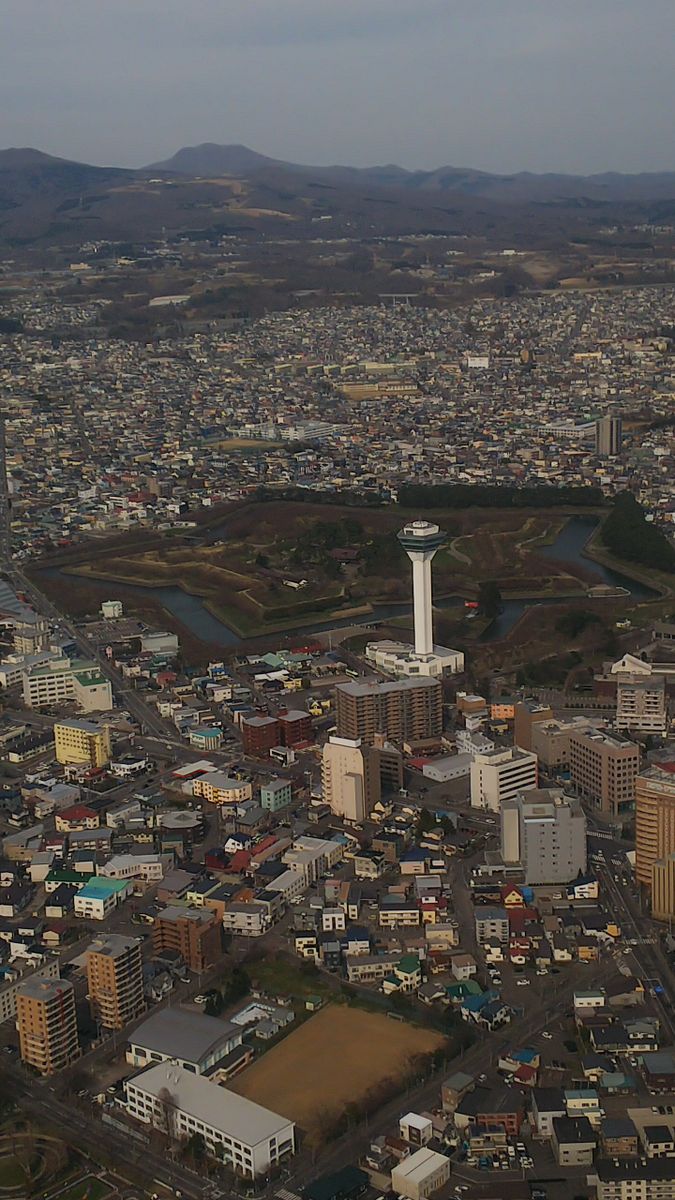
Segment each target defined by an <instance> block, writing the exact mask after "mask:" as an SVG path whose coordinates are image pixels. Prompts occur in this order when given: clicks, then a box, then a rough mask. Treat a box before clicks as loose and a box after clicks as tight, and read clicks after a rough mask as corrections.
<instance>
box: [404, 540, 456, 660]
mask: <svg viewBox="0 0 675 1200" xmlns="http://www.w3.org/2000/svg"><path fill="white" fill-rule="evenodd" d="M398 540H399V542H400V543H401V545H402V546H403V549H404V550H405V552H406V554H407V555H408V558H409V559H410V561H411V563H412V585H413V611H414V616H415V654H416V655H417V657H418V658H421V659H427V658H431V656H432V655H433V652H434V626H433V610H432V603H431V560H432V558H433V557H434V554H435V553H436V551H437V550H438V549H440V547H441V546H442V545H443V543H444V541H445V534H444V532H443V530H442V529H439V527H438V525H433V524H432V523H431V521H411V522H410V524H409V525H404V527H403V529H402V530H401V532H400V533H399V535H398Z"/></svg>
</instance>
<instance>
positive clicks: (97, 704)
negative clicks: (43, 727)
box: [22, 657, 113, 712]
mask: <svg viewBox="0 0 675 1200" xmlns="http://www.w3.org/2000/svg"><path fill="white" fill-rule="evenodd" d="M22 679H23V698H24V701H25V703H26V704H27V705H28V707H29V708H39V707H40V706H41V705H44V704H59V703H62V702H63V701H65V700H74V701H75V702H76V703H77V704H78V705H79V707H80V708H81V709H82V711H83V712H108V711H109V710H110V709H111V708H112V706H113V695H112V685H111V684H110V682H109V681H108V680H107V679H106V678H105V677H104V676H103V675H102V674H101V671H100V669H99V667H98V666H97V665H96V663H92V662H83V661H80V660H79V659H72V660H71V659H70V658H66V657H63V658H54V659H51V660H50V661H49V662H47V663H45V664H44V665H42V666H36V667H32V668H30V669H29V670H27V671H24V672H23V676H22Z"/></svg>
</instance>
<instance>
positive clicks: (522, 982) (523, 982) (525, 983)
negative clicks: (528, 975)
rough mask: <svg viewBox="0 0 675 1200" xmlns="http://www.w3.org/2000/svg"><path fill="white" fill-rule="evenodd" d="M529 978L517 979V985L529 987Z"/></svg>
mask: <svg viewBox="0 0 675 1200" xmlns="http://www.w3.org/2000/svg"><path fill="white" fill-rule="evenodd" d="M529 986H530V981H529V979H516V987H529Z"/></svg>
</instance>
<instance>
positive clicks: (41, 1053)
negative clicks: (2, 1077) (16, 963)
mask: <svg viewBox="0 0 675 1200" xmlns="http://www.w3.org/2000/svg"><path fill="white" fill-rule="evenodd" d="M16 1027H17V1030H18V1033H19V1049H20V1052H21V1058H22V1060H23V1062H25V1063H28V1064H29V1065H30V1066H31V1067H33V1068H34V1069H35V1070H36V1071H38V1072H39V1073H40V1075H53V1074H54V1072H55V1071H60V1070H62V1068H63V1067H67V1066H69V1065H70V1063H72V1062H74V1061H75V1059H76V1058H77V1057H78V1055H79V1053H80V1047H79V1043H78V1040H77V1020H76V1016H75V991H74V989H73V985H72V983H69V982H68V981H67V980H66V979H49V978H47V977H46V976H44V975H33V976H31V978H30V979H27V980H25V982H23V983H21V984H20V985H19V986H18V987H17V990H16Z"/></svg>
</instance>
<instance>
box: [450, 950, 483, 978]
mask: <svg viewBox="0 0 675 1200" xmlns="http://www.w3.org/2000/svg"><path fill="white" fill-rule="evenodd" d="M450 970H451V971H452V974H453V976H454V978H455V979H456V980H458V981H462V980H466V979H472V978H473V976H474V975H475V974H476V972H477V970H478V968H477V965H476V960H475V958H474V957H473V955H472V954H453V956H452V958H451V959H450Z"/></svg>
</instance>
